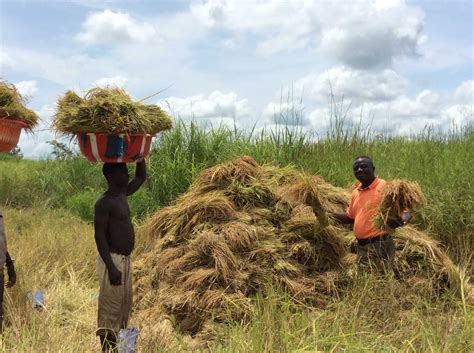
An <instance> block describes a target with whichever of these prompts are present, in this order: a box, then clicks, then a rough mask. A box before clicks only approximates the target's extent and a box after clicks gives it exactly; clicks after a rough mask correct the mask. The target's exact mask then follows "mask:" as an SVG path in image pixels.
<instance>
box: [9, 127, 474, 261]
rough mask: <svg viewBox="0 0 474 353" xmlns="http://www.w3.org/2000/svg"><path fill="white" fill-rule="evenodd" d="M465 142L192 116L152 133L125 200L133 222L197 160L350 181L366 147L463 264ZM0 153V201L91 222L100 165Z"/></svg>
mask: <svg viewBox="0 0 474 353" xmlns="http://www.w3.org/2000/svg"><path fill="white" fill-rule="evenodd" d="M473 150H474V133H473V132H472V130H470V129H465V130H464V131H461V132H458V133H457V134H454V133H453V134H451V135H448V136H447V135H443V134H434V133H432V132H429V131H428V132H426V133H425V134H422V135H418V136H415V137H413V138H410V139H408V138H401V137H390V136H387V137H383V136H370V134H363V133H361V132H360V131H359V130H353V131H352V130H342V129H341V128H337V129H336V128H335V129H334V130H333V131H332V132H331V133H330V134H329V135H328V138H326V139H323V140H321V141H319V142H314V139H312V138H311V136H308V135H304V134H301V133H298V132H297V131H295V130H292V129H290V128H282V129H281V130H279V131H276V132H272V133H254V134H245V133H243V132H241V131H236V130H233V129H229V128H225V127H220V128H216V129H212V130H210V131H207V130H205V129H202V128H199V127H198V126H197V125H195V124H191V125H184V124H178V125H177V126H176V127H175V128H174V129H173V130H171V131H168V132H164V133H162V134H160V136H159V137H158V138H157V139H156V141H155V144H154V148H153V150H152V152H151V155H150V157H149V158H148V164H149V177H148V181H147V183H146V185H145V187H144V189H143V190H142V191H141V192H140V193H139V194H137V195H134V196H132V197H131V198H130V203H131V206H132V213H133V214H134V215H135V216H136V217H137V220H143V219H144V218H145V217H146V215H147V214H149V213H150V212H153V211H154V210H156V209H158V208H159V207H162V206H165V205H169V204H170V203H172V202H173V201H174V200H175V198H176V197H177V196H178V195H180V194H181V193H183V192H185V191H186V190H187V188H188V187H189V185H190V184H191V182H192V181H193V180H194V179H195V177H196V176H197V175H198V174H199V173H200V172H201V171H202V170H203V169H204V168H207V167H210V166H213V165H215V164H217V163H221V162H225V161H229V160H232V159H234V158H236V157H238V156H241V155H249V156H251V157H252V158H254V159H255V160H256V161H257V162H258V163H271V164H274V165H277V166H285V165H288V164H295V165H296V166H297V167H298V168H301V169H302V170H304V171H306V172H308V173H314V174H318V175H320V176H321V177H323V178H324V179H325V180H326V181H328V182H330V183H331V184H333V185H336V186H341V187H347V186H348V185H351V184H352V183H353V182H354V177H353V175H352V170H351V164H352V161H353V159H354V157H356V156H357V155H369V156H371V157H372V158H373V159H374V163H375V166H376V172H377V173H378V174H379V175H380V176H381V177H382V178H384V179H396V178H400V179H407V180H410V181H414V182H417V183H418V184H419V185H420V186H421V189H422V191H423V193H424V194H425V196H426V199H427V206H426V208H425V210H424V214H423V217H421V218H419V219H416V220H415V222H416V223H418V224H419V226H420V227H421V229H425V230H428V231H429V232H430V233H432V234H433V235H434V237H435V238H437V239H439V240H441V241H442V242H443V243H444V244H445V245H446V246H447V247H448V250H449V251H450V253H451V254H452V255H453V256H454V260H456V261H458V262H463V263H464V264H466V263H467V261H468V260H469V256H471V255H470V253H471V250H470V249H472V248H473V245H474V240H473V239H474V233H473V232H474V212H473V202H474V201H473V200H474V185H473V180H474V165H473V164H472V157H471V151H473ZM1 158H3V160H2V159H0V163H1V164H0V165H1V168H0V205H4V206H9V207H16V208H25V207H38V206H39V207H53V208H64V207H66V208H69V209H71V210H72V211H73V212H75V213H76V214H80V215H81V217H83V218H84V219H85V220H88V221H91V220H92V207H93V205H91V204H90V200H91V199H93V196H94V195H95V196H96V197H98V196H99V195H100V193H101V192H102V191H103V190H104V188H105V181H104V178H103V177H102V175H101V171H100V168H101V166H100V164H92V163H89V162H87V161H86V160H85V159H84V158H82V157H77V158H72V159H71V158H70V159H65V160H47V161H27V160H19V159H15V158H11V157H9V156H4V157H1ZM133 172H134V171H133V166H131V167H130V173H131V174H133ZM81 194H85V195H81ZM88 210H89V211H88Z"/></svg>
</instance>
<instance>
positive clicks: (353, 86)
mask: <svg viewBox="0 0 474 353" xmlns="http://www.w3.org/2000/svg"><path fill="white" fill-rule="evenodd" d="M0 6H1V8H0V19H1V32H0V76H1V78H2V79H4V80H7V81H10V82H12V83H15V84H16V85H17V86H18V87H19V89H20V90H21V91H22V92H23V93H24V94H25V95H27V96H28V97H29V106H30V107H31V108H32V109H34V110H35V111H37V112H38V114H39V115H40V117H41V118H42V123H41V126H40V127H39V128H38V130H41V131H38V132H37V133H36V134H34V135H25V134H23V135H22V137H21V140H20V148H21V149H22V151H23V153H24V154H25V156H26V157H29V158H41V157H45V156H47V155H48V154H49V153H50V151H51V146H50V145H49V144H47V143H46V141H48V140H51V139H54V138H55V135H54V132H52V131H49V130H45V129H47V128H48V127H49V124H50V121H51V118H52V115H53V114H54V105H55V102H56V100H57V99H58V97H59V96H60V95H61V94H63V93H64V92H65V91H66V90H67V89H74V90H76V91H78V93H83V92H84V91H85V90H87V89H89V88H91V87H93V86H96V85H107V84H116V85H120V86H122V87H124V88H125V89H126V90H127V91H128V92H129V93H130V94H131V95H132V96H134V97H136V98H142V97H145V96H148V95H150V94H152V93H155V92H157V91H160V90H162V89H164V88H167V87H169V88H168V89H166V90H165V91H164V92H163V93H161V94H160V95H159V96H157V97H156V98H153V99H152V100H151V102H150V103H157V104H160V105H162V106H163V107H165V108H166V109H169V110H170V112H171V113H172V114H173V115H174V116H175V117H179V118H181V119H184V120H189V119H191V118H193V119H195V120H196V121H198V122H200V123H202V124H203V125H207V126H208V125H210V124H212V125H218V124H221V123H222V124H233V123H234V121H235V122H236V123H237V124H238V125H239V126H241V127H242V128H246V127H249V126H253V125H254V124H256V125H257V128H263V127H266V128H273V127H275V126H276V125H277V124H278V123H280V122H281V119H279V118H278V116H279V114H278V112H280V111H281V110H283V111H284V110H285V109H286V108H287V107H288V106H289V107H293V106H297V108H298V109H300V108H301V109H302V110H303V113H304V118H303V119H301V120H300V121H298V122H294V124H298V125H299V127H300V128H301V129H302V130H304V131H308V132H313V133H316V134H323V133H324V131H326V129H327V128H328V122H329V116H330V107H329V104H328V96H329V93H330V92H331V90H330V85H331V86H332V92H333V93H334V95H335V97H336V99H340V98H341V97H342V96H344V102H345V104H347V105H348V107H349V111H348V120H349V121H351V120H353V121H354V122H358V121H359V119H360V118H362V121H363V122H364V123H366V124H369V123H370V124H371V127H372V129H373V130H376V131H377V130H380V131H390V132H393V133H396V134H401V135H407V134H410V133H413V132H417V131H420V130H422V129H423V128H424V127H425V126H427V125H434V126H440V127H441V128H446V127H447V126H450V125H452V124H458V125H466V124H472V123H473V122H474V119H473V114H472V105H473V100H474V99H473V25H472V23H473V9H472V2H471V1H463V0H459V1H457V0H455V1H408V0H407V1H401V0H385V1H380V0H354V1H348V0H346V1H336V0H333V1H327V0H324V1H322V0H321V1H320V0H313V1H311V0H254V1H246V0H207V1H151V0H149V1H145V0H136V1H119V0H116V1H114V0H109V1H96V0H69V1H64V0H63V1H60V0H53V1H51V0H50V1H43V0H23V1H22V0H1V1H0ZM288 92H291V93H292V94H291V95H290V96H288ZM282 95H283V96H284V97H285V99H283V102H282V100H281V96H282ZM288 97H289V98H288ZM301 98H302V101H303V103H302V106H300V103H299V102H300V99H301ZM349 104H350V106H349ZM361 112H362V113H361Z"/></svg>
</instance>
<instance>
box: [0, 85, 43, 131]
mask: <svg viewBox="0 0 474 353" xmlns="http://www.w3.org/2000/svg"><path fill="white" fill-rule="evenodd" d="M25 104H26V100H25V98H24V97H23V96H22V95H21V94H20V92H18V90H17V89H16V87H15V86H14V85H12V84H10V83H8V82H5V81H0V119H13V120H19V121H22V122H24V123H26V124H27V129H28V130H30V131H31V129H32V128H33V127H35V126H36V125H37V124H38V119H39V118H38V115H36V113H35V112H33V111H32V110H30V109H28V108H26V107H25Z"/></svg>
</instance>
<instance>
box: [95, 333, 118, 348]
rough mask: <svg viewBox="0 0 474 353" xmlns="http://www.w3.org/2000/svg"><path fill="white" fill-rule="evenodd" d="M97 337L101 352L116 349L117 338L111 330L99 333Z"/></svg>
mask: <svg viewBox="0 0 474 353" xmlns="http://www.w3.org/2000/svg"><path fill="white" fill-rule="evenodd" d="M99 338H100V347H101V349H102V352H113V351H114V350H116V349H117V338H116V337H115V334H113V333H112V332H105V333H104V334H103V335H99Z"/></svg>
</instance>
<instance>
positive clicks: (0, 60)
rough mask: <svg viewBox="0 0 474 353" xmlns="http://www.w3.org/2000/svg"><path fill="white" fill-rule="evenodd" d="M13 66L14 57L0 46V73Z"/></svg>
mask: <svg viewBox="0 0 474 353" xmlns="http://www.w3.org/2000/svg"><path fill="white" fill-rule="evenodd" d="M14 67H15V61H14V59H13V58H12V57H11V56H10V55H9V54H8V52H7V50H6V49H5V48H3V46H0V73H2V74H3V72H4V71H5V70H7V69H12V68H14Z"/></svg>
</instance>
